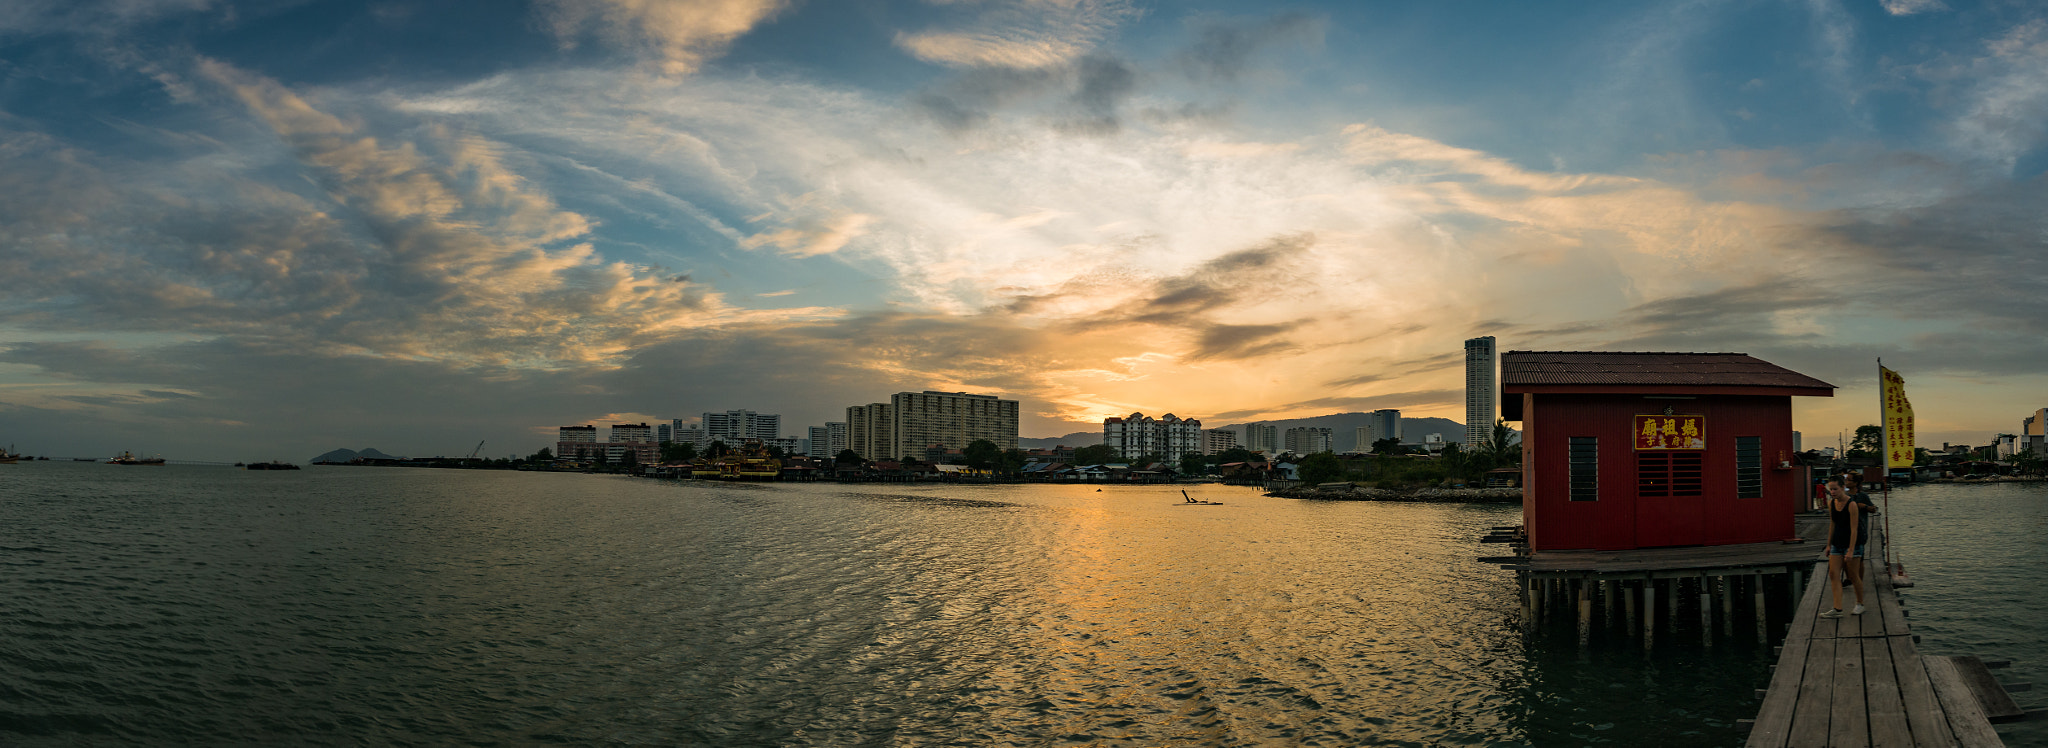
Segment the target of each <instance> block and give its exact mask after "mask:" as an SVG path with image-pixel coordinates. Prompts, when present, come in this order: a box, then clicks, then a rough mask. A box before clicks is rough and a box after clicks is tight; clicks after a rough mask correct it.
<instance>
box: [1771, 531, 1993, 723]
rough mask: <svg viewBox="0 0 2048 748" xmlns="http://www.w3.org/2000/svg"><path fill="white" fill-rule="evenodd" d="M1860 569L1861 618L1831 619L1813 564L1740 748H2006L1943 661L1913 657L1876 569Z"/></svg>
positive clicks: (1824, 586) (1822, 570)
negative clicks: (1745, 746) (1825, 613)
mask: <svg viewBox="0 0 2048 748" xmlns="http://www.w3.org/2000/svg"><path fill="white" fill-rule="evenodd" d="M1873 547H1876V544H1873ZM1808 551H1809V553H1811V552H1812V548H1811V546H1809V547H1808ZM1811 558H1812V557H1811V556H1808V559H1809V560H1811ZM1863 564H1864V579H1865V581H1866V583H1867V584H1868V586H1867V587H1866V588H1865V589H1864V593H1865V601H1866V602H1865V611H1864V613H1863V615H1860V616H1859V615H1845V616H1843V617H1841V618H1832V619H1830V618H1821V617H1820V615H1819V614H1820V612H1821V611H1822V610H1825V609H1827V608H1830V607H1833V602H1832V596H1831V594H1830V592H1829V590H1828V583H1827V582H1828V578H1827V568H1828V565H1827V562H1825V561H1822V562H1818V563H1814V564H1813V567H1812V571H1811V572H1810V574H1811V575H1812V577H1811V578H1812V583H1811V584H1808V585H1807V586H1806V594H1805V595H1804V596H1803V597H1802V599H1801V600H1800V601H1799V607H1798V608H1797V609H1796V612H1795V613H1794V614H1793V618H1792V625H1791V629H1790V631H1789V632H1788V633H1787V635H1786V637H1785V644H1784V648H1783V652H1782V653H1781V654H1780V656H1779V658H1778V664H1777V672H1775V673H1774V674H1772V676H1771V685H1770V688H1769V689H1768V690H1767V691H1766V692H1765V695H1764V702H1763V705H1762V707H1761V708H1760V709H1759V710H1758V711H1757V717H1756V726H1755V727H1754V728H1753V729H1752V730H1751V731H1750V734H1749V743H1748V745H1749V746H1751V748H1806V747H1807V746H1965V747H1967V748H1976V747H1977V746H2002V745H2004V743H2003V742H2002V741H2000V740H1999V738H1998V733H1996V732H1994V731H1993V730H1992V728H1991V723H1990V721H1988V720H1987V719H1986V717H1985V713H1984V710H1983V708H1982V707H1980V706H1979V705H1978V702H1977V699H1976V698H1975V697H1974V696H1973V695H1972V692H1971V690H1970V686H1969V685H1968V684H1967V683H1966V681H1965V676H1964V675H1963V674H1962V671H1959V670H1958V669H1957V668H1956V667H1955V666H1954V663H1952V662H1951V661H1950V658H1945V657H1923V656H1921V655H1920V652H1919V648H1918V647H1916V646H1915V645H1914V643H1913V633H1912V631H1911V629H1910V628H1908V627H1907V625H1906V611H1905V609H1904V608H1902V607H1900V605H1899V595H1898V592H1897V591H1895V590H1893V589H1892V586H1891V584H1890V583H1889V582H1888V581H1887V580H1888V579H1889V577H1888V576H1886V574H1885V572H1884V564H1883V563H1882V562H1880V561H1876V560H1869V559H1866V560H1864V561H1863ZM1873 588H1874V589H1873ZM1842 604H1843V607H1844V608H1852V607H1853V606H1854V605H1855V595H1854V593H1853V592H1851V591H1849V590H1843V593H1842Z"/></svg>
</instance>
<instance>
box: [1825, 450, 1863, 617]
mask: <svg viewBox="0 0 2048 748" xmlns="http://www.w3.org/2000/svg"><path fill="white" fill-rule="evenodd" d="M1845 482H1846V483H1847V484H1848V487H1849V488H1848V489H1847V490H1844V486H1843V484H1844V483H1845ZM1861 487H1862V481H1861V480H1860V479H1858V478H1857V476H1856V475H1855V474H1854V473H1851V474H1849V475H1846V476H1843V478H1842V479H1841V480H1831V481H1828V590H1829V591H1830V592H1831V593H1833V594H1834V596H1835V607H1834V608H1833V609H1831V610H1827V611H1823V612H1822V613H1821V614H1820V617H1822V618H1841V617H1842V587H1843V584H1842V578H1843V576H1844V575H1846V576H1847V577H1848V579H1849V584H1850V585H1853V586H1854V587H1855V588H1856V609H1855V610H1853V611H1851V613H1852V614H1854V615H1859V616H1860V615H1863V558H1864V553H1863V551H1864V547H1865V545H1866V544H1868V543H1869V542H1870V538H1869V537H1868V536H1867V535H1866V534H1865V533H1864V532H1863V523H1862V521H1861V520H1862V514H1863V504H1862V503H1861V502H1858V501H1856V500H1855V499H1854V498H1852V497H1851V496H1850V492H1851V491H1853V490H1855V489H1857V488H1861Z"/></svg>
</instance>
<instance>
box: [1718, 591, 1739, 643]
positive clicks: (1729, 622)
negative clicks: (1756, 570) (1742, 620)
mask: <svg viewBox="0 0 2048 748" xmlns="http://www.w3.org/2000/svg"><path fill="white" fill-rule="evenodd" d="M1739 579H1741V577H1729V576H1724V577H1721V579H1720V580H1719V581H1720V584H1719V585H1718V588H1719V589H1718V590H1716V591H1717V592H1719V593H1721V594H1720V597H1721V635H1722V636H1724V637H1727V638H1728V639H1730V640H1733V639H1734V638H1735V582H1736V580H1739Z"/></svg>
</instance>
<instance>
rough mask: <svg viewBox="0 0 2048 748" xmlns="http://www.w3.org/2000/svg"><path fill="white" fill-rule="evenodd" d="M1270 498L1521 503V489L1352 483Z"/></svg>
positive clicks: (1280, 493)
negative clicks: (1414, 486)
mask: <svg viewBox="0 0 2048 748" xmlns="http://www.w3.org/2000/svg"><path fill="white" fill-rule="evenodd" d="M1266 495H1267V496H1277V497H1279V498H1283V499H1320V500H1323V501H1411V502H1416V503H1423V504H1519V503H1521V501H1522V489H1519V488H1369V487H1366V486H1359V485H1355V484H1349V483H1339V484H1334V485H1333V484H1329V483H1325V484H1323V485H1320V486H1294V487H1292V488H1283V489H1280V490H1277V491H1274V492H1272V493H1269V494H1266Z"/></svg>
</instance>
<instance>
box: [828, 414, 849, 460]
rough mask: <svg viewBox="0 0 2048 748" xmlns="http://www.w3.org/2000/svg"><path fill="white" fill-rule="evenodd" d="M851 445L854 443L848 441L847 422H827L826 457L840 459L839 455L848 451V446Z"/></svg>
mask: <svg viewBox="0 0 2048 748" xmlns="http://www.w3.org/2000/svg"><path fill="white" fill-rule="evenodd" d="M851 443H852V442H850V441H848V440H847V432H846V422H845V421H826V422H825V456H826V457H838V456H839V453H840V452H844V451H846V448H847V445H849V444H851Z"/></svg>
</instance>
